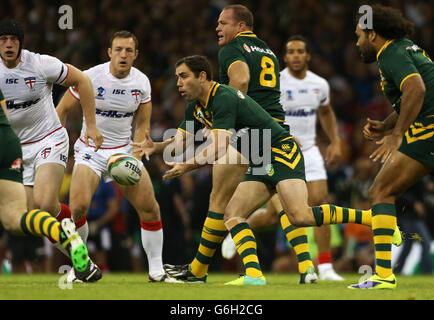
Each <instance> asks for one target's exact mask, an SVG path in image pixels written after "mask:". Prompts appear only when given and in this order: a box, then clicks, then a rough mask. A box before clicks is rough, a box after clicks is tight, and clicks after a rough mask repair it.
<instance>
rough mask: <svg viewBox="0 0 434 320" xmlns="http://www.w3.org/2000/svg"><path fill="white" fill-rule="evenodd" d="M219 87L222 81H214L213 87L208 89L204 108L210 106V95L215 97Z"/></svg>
mask: <svg viewBox="0 0 434 320" xmlns="http://www.w3.org/2000/svg"><path fill="white" fill-rule="evenodd" d="M218 87H220V83H218V82H215V81H214V83H213V84H212V86H211V88H210V89H209V91H208V97H207V98H206V102H205V105H204V106H203V108H204V109H206V108H207V107H208V104H209V100H210V97H214V95H215V93H216V91H217V88H218Z"/></svg>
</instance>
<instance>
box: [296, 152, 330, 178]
mask: <svg viewBox="0 0 434 320" xmlns="http://www.w3.org/2000/svg"><path fill="white" fill-rule="evenodd" d="M302 152H303V157H304V168H305V170H306V182H311V181H317V180H327V171H326V168H325V164H324V159H323V157H322V155H321V153H320V151H319V148H318V147H317V146H316V145H313V146H312V147H309V148H307V149H306V150H302Z"/></svg>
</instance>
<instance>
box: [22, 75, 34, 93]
mask: <svg viewBox="0 0 434 320" xmlns="http://www.w3.org/2000/svg"><path fill="white" fill-rule="evenodd" d="M24 83H25V84H26V85H27V87H28V88H29V89H30V90H31V91H34V90H35V83H36V77H27V78H24Z"/></svg>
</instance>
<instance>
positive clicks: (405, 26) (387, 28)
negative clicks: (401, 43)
mask: <svg viewBox="0 0 434 320" xmlns="http://www.w3.org/2000/svg"><path fill="white" fill-rule="evenodd" d="M371 7H372V29H373V31H375V32H376V33H377V34H378V35H380V36H381V37H383V38H385V39H388V40H393V39H399V38H404V37H410V36H411V35H412V34H413V33H414V24H413V23H412V22H410V21H409V20H407V19H406V18H405V17H404V16H403V14H402V12H401V11H400V10H398V9H395V8H392V7H386V6H383V5H380V4H374V5H372V6H371ZM359 17H360V16H359ZM358 19H359V18H358ZM357 21H358V20H357ZM364 31H365V32H369V31H371V30H370V29H368V28H365V29H364Z"/></svg>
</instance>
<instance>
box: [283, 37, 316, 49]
mask: <svg viewBox="0 0 434 320" xmlns="http://www.w3.org/2000/svg"><path fill="white" fill-rule="evenodd" d="M291 41H301V42H304V45H305V47H306V52H307V53H310V52H311V49H310V44H309V41H308V40H307V38H306V37H304V36H302V35H301V34H295V35H293V36H291V37H289V39H288V40H287V41H286V43H285V51H286V45H287V44H288V43H289V42H291Z"/></svg>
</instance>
